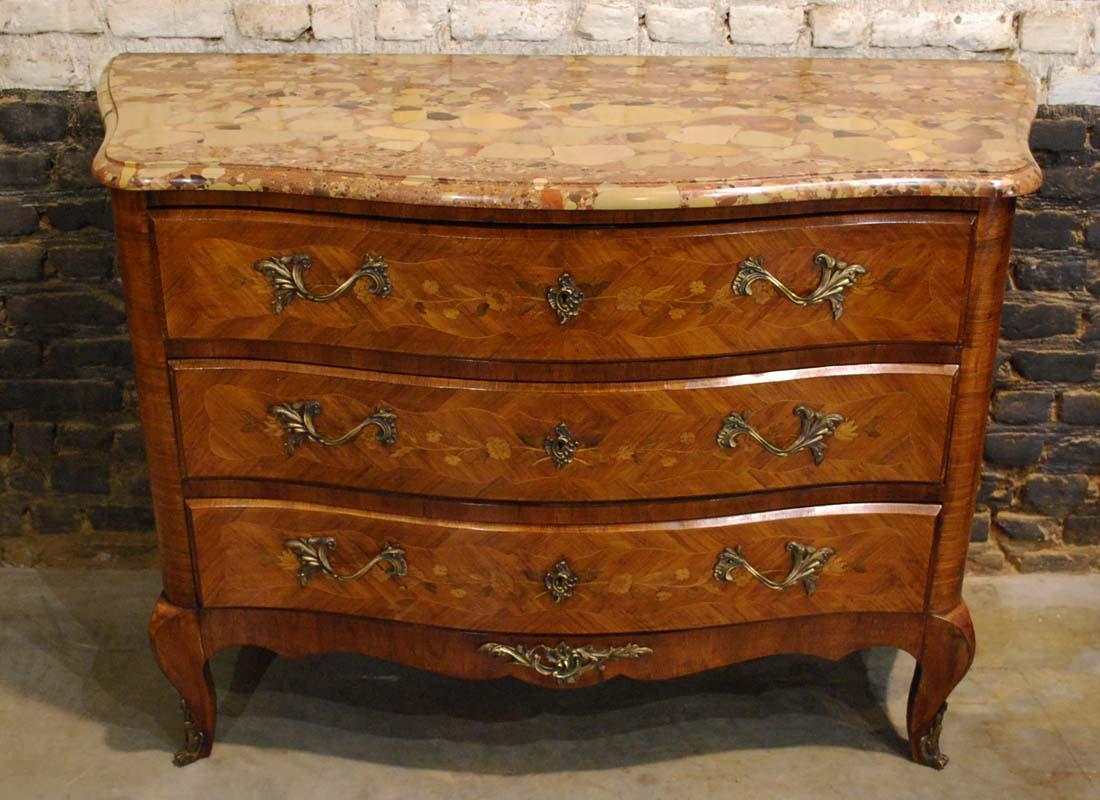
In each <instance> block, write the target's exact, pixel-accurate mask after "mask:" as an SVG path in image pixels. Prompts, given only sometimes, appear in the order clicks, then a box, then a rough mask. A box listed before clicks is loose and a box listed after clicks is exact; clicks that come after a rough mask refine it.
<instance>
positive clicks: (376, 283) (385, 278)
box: [252, 253, 393, 314]
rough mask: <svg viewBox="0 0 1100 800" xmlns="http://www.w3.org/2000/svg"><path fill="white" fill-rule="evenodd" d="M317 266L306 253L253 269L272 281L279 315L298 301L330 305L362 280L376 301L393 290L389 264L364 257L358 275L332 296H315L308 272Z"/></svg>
mask: <svg viewBox="0 0 1100 800" xmlns="http://www.w3.org/2000/svg"><path fill="white" fill-rule="evenodd" d="M312 266H313V259H312V258H310V257H309V256H307V255H305V254H304V253H295V254H293V255H289V256H269V257H268V258H262V259H260V260H259V261H257V262H256V263H255V264H253V265H252V268H253V269H254V270H256V271H257V272H259V273H261V274H262V275H266V276H267V277H268V280H270V281H271V288H272V290H273V294H272V296H271V309H272V311H274V312H275V313H276V314H281V313H283V309H284V308H286V307H287V306H289V305H290V304H291V303H293V302H294V299H295V298H299V297H300V298H301V299H302V300H308V301H309V302H311V303H328V302H331V301H333V300H336V299H338V298H340V297H342V296H343V295H344V294H346V293H347V291H348V290H349V289H351V287H352V286H354V285H355V284H356V283H357V282H358V281H360V280H361V279H364V278H365V279H367V280H368V281H370V286H369V287H368V288H367V291H368V292H369V293H370V294H373V295H375V296H376V297H386V296H387V295H389V293H390V292H391V291H392V290H393V286H392V284H390V276H389V272H388V270H389V264H387V263H386V259H384V258H382V257H381V256H364V257H363V263H362V265H361V266H360V267H359V269H357V270H356V271H355V272H353V273H352V274H351V275H350V276H348V278H347V279H346V280H345V281H344V282H343V283H341V284H340V285H339V286H337V287H336V288H335V289H333V290H332V291H331V292H329V293H328V294H313V293H312V292H310V291H309V289H308V288H306V272H307V271H308V270H309V269H310V268H311V267H312Z"/></svg>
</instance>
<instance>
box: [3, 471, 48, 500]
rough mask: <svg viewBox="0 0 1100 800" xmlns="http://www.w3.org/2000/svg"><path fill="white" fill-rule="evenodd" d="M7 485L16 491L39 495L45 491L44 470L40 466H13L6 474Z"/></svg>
mask: <svg viewBox="0 0 1100 800" xmlns="http://www.w3.org/2000/svg"><path fill="white" fill-rule="evenodd" d="M8 483H9V484H10V485H11V488H13V489H16V490H18V491H21V492H33V493H35V494H41V493H42V492H44V491H45V490H46V468H45V467H44V466H43V465H42V464H34V463H27V464H23V463H19V464H15V465H13V466H12V467H11V469H10V470H9V472H8Z"/></svg>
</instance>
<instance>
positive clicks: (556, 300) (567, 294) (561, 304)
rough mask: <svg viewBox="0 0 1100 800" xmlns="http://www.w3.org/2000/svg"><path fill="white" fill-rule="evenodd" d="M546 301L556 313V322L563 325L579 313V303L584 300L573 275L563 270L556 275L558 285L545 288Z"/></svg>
mask: <svg viewBox="0 0 1100 800" xmlns="http://www.w3.org/2000/svg"><path fill="white" fill-rule="evenodd" d="M546 302H547V303H549V304H550V308H551V310H553V311H554V312H555V313H556V314H557V315H558V323H559V324H561V325H564V324H565V323H567V322H569V320H571V319H573V318H574V317H575V316H577V314H579V313H581V303H583V302H584V292H582V291H581V290H580V287H579V286H577V284H576V282H574V280H573V276H572V275H570V274H569V273H568V272H563V273H562V274H561V276H559V277H558V285H557V286H551V287H550V288H549V289H547V290H546Z"/></svg>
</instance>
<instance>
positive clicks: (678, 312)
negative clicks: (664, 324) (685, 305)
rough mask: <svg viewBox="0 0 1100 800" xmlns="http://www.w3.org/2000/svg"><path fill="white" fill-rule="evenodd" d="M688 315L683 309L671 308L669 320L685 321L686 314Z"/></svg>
mask: <svg viewBox="0 0 1100 800" xmlns="http://www.w3.org/2000/svg"><path fill="white" fill-rule="evenodd" d="M686 313H687V312H686V311H684V309H682V308H670V309H669V310H668V316H669V319H683V318H684V314H686Z"/></svg>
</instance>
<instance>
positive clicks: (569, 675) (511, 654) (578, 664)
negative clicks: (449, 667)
mask: <svg viewBox="0 0 1100 800" xmlns="http://www.w3.org/2000/svg"><path fill="white" fill-rule="evenodd" d="M478 650H480V651H481V652H482V653H488V654H489V655H491V656H496V657H497V658H508V659H511V660H512V662H513V663H514V664H518V665H520V666H521V667H527V668H528V669H533V670H534V671H535V672H537V673H538V674H539V675H545V676H546V677H548V678H555V679H557V681H558V683H560V684H566V683H576V682H577V681H578V680H579V679H580V677H581V676H582V675H584V674H585V673H586V672H590V671H591V670H594V669H598V670H601V671H602V670H603V668H604V663H605V662H607V661H608V660H610V659H612V658H638V656H642V655H645V654H646V653H652V652H653V649H652V648H649V647H643V646H642V645H640V644H624V645H618V646H611V647H589V646H587V645H582V646H580V647H570V646H569V645H567V644H566V643H565V642H559V643H558V644H557V646H551V645H546V644H537V645H535V646H534V647H526V646H525V645H522V644H512V645H508V644H497V643H496V642H489V643H488V644H483V645H482V646H481V647H479V648H478Z"/></svg>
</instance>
